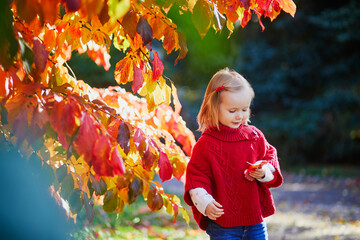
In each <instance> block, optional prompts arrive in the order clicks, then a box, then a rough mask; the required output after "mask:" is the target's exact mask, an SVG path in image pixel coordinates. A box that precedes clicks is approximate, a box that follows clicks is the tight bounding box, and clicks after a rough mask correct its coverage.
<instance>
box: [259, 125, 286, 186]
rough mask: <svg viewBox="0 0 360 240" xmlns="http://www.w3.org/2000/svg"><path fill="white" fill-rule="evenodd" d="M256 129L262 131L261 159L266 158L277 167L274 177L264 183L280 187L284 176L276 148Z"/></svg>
mask: <svg viewBox="0 0 360 240" xmlns="http://www.w3.org/2000/svg"><path fill="white" fill-rule="evenodd" d="M256 131H257V132H258V133H260V134H259V135H260V136H259V156H258V158H259V160H266V161H267V162H268V163H269V164H271V165H272V166H273V167H274V168H275V171H274V172H273V174H274V179H273V180H271V181H269V182H266V183H264V184H265V185H266V186H267V187H268V188H275V187H279V186H280V185H281V184H282V182H283V177H282V174H281V170H280V164H279V160H278V157H277V151H276V148H275V147H274V146H272V145H271V144H269V143H268V141H267V140H266V138H265V136H264V134H263V133H262V132H261V131H260V130H258V129H256Z"/></svg>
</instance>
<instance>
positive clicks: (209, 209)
mask: <svg viewBox="0 0 360 240" xmlns="http://www.w3.org/2000/svg"><path fill="white" fill-rule="evenodd" d="M205 214H206V216H208V217H209V218H210V219H211V220H216V219H217V218H218V217H221V215H223V214H224V210H223V209H222V206H221V204H220V203H218V202H217V201H215V200H214V201H212V202H211V203H209V204H208V205H207V206H206V209H205Z"/></svg>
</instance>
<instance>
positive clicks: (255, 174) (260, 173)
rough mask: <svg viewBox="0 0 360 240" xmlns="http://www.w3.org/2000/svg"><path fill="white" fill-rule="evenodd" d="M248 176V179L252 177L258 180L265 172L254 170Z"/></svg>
mask: <svg viewBox="0 0 360 240" xmlns="http://www.w3.org/2000/svg"><path fill="white" fill-rule="evenodd" d="M249 175H250V177H253V178H255V179H259V178H263V177H265V171H264V170H263V169H262V168H260V169H255V170H253V171H250V172H249Z"/></svg>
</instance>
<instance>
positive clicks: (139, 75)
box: [132, 61, 144, 93]
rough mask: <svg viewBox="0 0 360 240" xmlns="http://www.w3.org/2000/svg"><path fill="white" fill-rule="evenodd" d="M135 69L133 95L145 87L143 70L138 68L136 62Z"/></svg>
mask: <svg viewBox="0 0 360 240" xmlns="http://www.w3.org/2000/svg"><path fill="white" fill-rule="evenodd" d="M133 69H134V80H133V84H132V91H133V93H137V92H138V91H139V89H140V88H141V87H142V86H143V85H144V76H143V72H142V70H141V69H140V68H138V67H137V66H136V63H135V61H134V62H133Z"/></svg>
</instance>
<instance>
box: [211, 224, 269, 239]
mask: <svg viewBox="0 0 360 240" xmlns="http://www.w3.org/2000/svg"><path fill="white" fill-rule="evenodd" d="M206 233H207V234H208V235H209V236H210V240H225V239H226V240H230V239H238V240H268V233H267V228H266V223H265V222H262V223H258V224H255V225H249V226H239V227H222V226H220V225H219V224H217V223H215V222H214V221H211V220H210V221H209V225H208V227H207V229H206Z"/></svg>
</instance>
